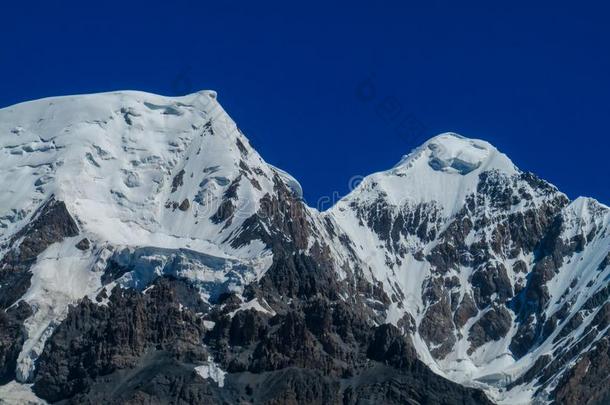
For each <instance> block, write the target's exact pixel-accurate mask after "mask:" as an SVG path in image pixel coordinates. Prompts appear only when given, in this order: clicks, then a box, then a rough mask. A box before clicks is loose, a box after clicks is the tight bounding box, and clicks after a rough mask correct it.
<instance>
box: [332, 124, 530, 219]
mask: <svg viewBox="0 0 610 405" xmlns="http://www.w3.org/2000/svg"><path fill="white" fill-rule="evenodd" d="M488 170H498V171H500V172H502V173H504V174H506V175H512V174H516V173H519V169H517V167H516V166H515V165H514V164H513V162H511V160H510V159H509V158H508V156H506V155H505V154H503V153H501V152H500V151H498V150H497V149H496V148H495V147H494V146H493V145H491V144H490V143H489V142H485V141H482V140H479V139H469V138H465V137H463V136H461V135H458V134H456V133H452V132H447V133H443V134H440V135H437V136H435V137H433V138H431V139H430V140H428V141H427V142H425V143H424V144H423V145H421V146H420V147H418V148H415V149H414V150H413V151H412V152H411V153H409V154H408V155H405V156H404V157H403V158H402V159H401V160H400V162H399V163H398V164H397V165H396V166H394V167H393V168H392V169H390V170H387V171H383V172H379V173H374V174H372V175H370V176H367V177H366V178H365V179H364V180H363V181H362V183H361V184H360V185H359V186H358V187H357V188H356V189H355V190H354V191H352V193H350V194H349V195H348V196H347V197H345V198H344V199H343V200H342V201H341V202H340V203H339V204H337V207H338V208H339V209H340V208H341V207H342V206H344V204H345V203H347V204H349V202H350V201H352V200H360V201H367V200H368V201H371V200H375V199H377V198H378V197H379V196H380V195H383V198H384V199H385V200H386V201H387V202H389V203H390V204H393V205H397V206H402V205H405V204H413V203H421V202H435V203H437V204H438V205H439V206H440V207H441V208H442V209H443V211H444V212H445V214H446V215H451V214H452V213H454V212H455V211H456V210H458V209H460V208H461V207H462V206H463V203H464V199H465V198H466V196H467V195H469V194H471V193H473V192H474V191H476V188H477V184H478V182H479V174H481V173H482V172H485V171H488ZM342 203H343V204H342Z"/></svg>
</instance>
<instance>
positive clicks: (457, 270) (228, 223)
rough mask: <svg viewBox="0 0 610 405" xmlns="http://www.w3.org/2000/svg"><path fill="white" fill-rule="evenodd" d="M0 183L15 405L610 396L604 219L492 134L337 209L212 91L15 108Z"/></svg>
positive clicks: (439, 148) (1, 390) (355, 193)
mask: <svg viewBox="0 0 610 405" xmlns="http://www.w3.org/2000/svg"><path fill="white" fill-rule="evenodd" d="M0 183H1V184H2V187H1V189H2V193H0V309H1V311H0V403H8V404H22V403H33V404H38V403H62V404H97V403H115V404H148V403H155V404H156V403H167V404H199V403H231V404H233V403H236V404H237V403H239V404H258V403H266V404H290V403H294V404H303V403H313V404H381V403H388V404H394V403H395V404H399V403H400V404H405V403H406V404H547V403H555V404H607V403H610V386H608V384H607V382H606V380H607V378H608V371H607V370H608V368H609V367H610V331H609V327H610V208H608V207H607V206H605V205H604V204H602V203H600V202H597V201H595V200H594V199H591V198H583V197H580V198H577V199H576V200H570V199H569V198H568V197H567V196H566V195H565V194H563V193H562V192H561V191H559V190H558V189H557V188H556V187H555V186H553V185H552V184H550V183H548V182H546V181H545V180H543V179H541V178H539V177H537V176H536V175H535V174H532V173H528V172H524V171H521V170H520V169H519V168H517V167H516V166H515V165H514V164H513V163H512V162H511V160H510V159H509V158H508V157H507V156H506V155H504V154H503V153H501V152H500V151H498V150H497V149H496V148H495V147H494V146H493V145H491V144H489V143H487V142H485V141H482V140H477V139H469V138H466V137H463V136H461V135H458V134H455V133H445V134H441V135H438V136H436V137H434V138H431V139H430V140H428V141H427V142H425V143H424V144H423V145H421V146H420V147H418V148H416V149H415V150H413V151H412V152H411V153H409V154H407V155H406V156H404V157H403V158H402V160H401V161H400V162H398V164H397V165H396V166H394V167H393V168H391V169H389V170H386V171H383V172H379V173H374V174H372V175H369V176H367V177H365V178H363V179H362V181H361V182H360V184H358V185H357V186H356V187H355V188H354V189H353V190H352V191H351V192H350V193H349V194H348V195H347V196H345V197H343V198H341V199H340V200H339V201H338V202H336V203H335V204H334V205H333V206H332V207H330V208H329V209H327V210H324V211H319V210H317V209H316V208H313V207H310V206H308V205H307V204H306V203H305V201H304V200H303V196H302V194H303V193H302V188H301V186H300V185H299V183H298V181H297V180H296V179H294V178H293V177H292V176H291V175H290V174H288V173H286V172H285V171H283V170H281V169H279V168H276V167H274V166H273V165H270V164H268V163H266V162H265V161H264V160H263V158H262V157H261V156H260V155H259V154H258V153H257V152H256V150H254V149H253V148H252V146H251V145H250V143H249V141H248V139H247V138H246V136H245V135H244V134H243V133H242V132H241V131H240V130H239V128H238V127H237V125H236V124H235V122H234V121H233V120H232V119H231V118H230V117H229V115H228V114H227V113H226V112H225V111H224V109H223V108H222V107H221V105H220V104H219V102H218V100H217V94H216V93H215V92H213V91H202V92H198V93H194V94H191V95H187V96H184V97H164V96H158V95H154V94H149V93H143V92H132V91H125V92H113V93H103V94H92V95H79V96H67V97H56V98H48V99H42V100H37V101H32V102H27V103H22V104H18V105H14V106H11V107H8V108H4V109H2V110H0Z"/></svg>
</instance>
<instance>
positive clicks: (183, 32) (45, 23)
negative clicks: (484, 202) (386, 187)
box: [0, 0, 610, 204]
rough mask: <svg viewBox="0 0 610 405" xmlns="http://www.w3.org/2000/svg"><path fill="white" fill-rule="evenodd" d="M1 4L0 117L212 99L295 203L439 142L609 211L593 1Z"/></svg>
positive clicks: (605, 110)
mask: <svg viewBox="0 0 610 405" xmlns="http://www.w3.org/2000/svg"><path fill="white" fill-rule="evenodd" d="M10 3H11V4H9V2H5V3H3V5H2V17H1V24H0V34H1V36H2V43H1V45H0V51H1V53H0V74H1V75H0V77H1V79H0V106H8V105H10V104H14V103H17V102H20V101H25V100H28V99H34V98H40V97H46V96H53V95H63V94H73V93H88V92H100V91H110V90H123V89H137V90H145V91H150V92H155V93H160V94H166V95H177V94H181V93H188V92H193V91H197V90H201V89H214V90H217V91H218V93H219V100H220V101H221V103H222V104H223V105H224V106H225V108H226V109H227V110H228V111H229V112H230V113H231V115H232V116H233V118H234V119H235V120H236V121H237V123H238V125H239V126H240V127H241V128H242V130H243V131H244V132H245V133H246V135H247V136H248V137H249V138H250V140H251V141H252V144H253V145H254V146H255V148H257V149H258V151H259V152H260V153H261V154H262V155H263V157H264V158H265V159H266V160H267V161H269V162H270V163H273V164H275V165H276V166H279V167H281V168H283V169H285V170H287V171H289V172H290V173H292V174H293V175H294V176H295V177H297V178H298V179H299V180H300V182H301V183H302V185H303V188H304V190H305V196H306V198H307V199H308V201H309V202H310V203H315V200H316V199H317V198H318V197H320V196H323V195H332V193H333V192H335V191H336V192H338V193H340V194H343V193H345V192H346V191H347V190H348V182H349V179H350V178H351V177H352V176H356V175H365V174H369V173H371V172H374V171H378V170H383V169H387V168H390V167H391V166H393V165H394V164H395V163H396V162H397V161H398V160H399V159H400V157H401V155H403V154H405V153H407V152H409V151H410V150H411V149H412V148H413V147H415V146H417V145H418V144H420V143H422V142H423V141H424V140H425V139H427V138H428V137H431V136H433V135H435V134H437V133H440V132H445V131H455V132H459V133H461V134H463V135H465V136H469V137H474V138H483V139H486V140H488V141H490V142H491V143H493V144H495V145H496V146H497V147H498V148H499V149H501V150H502V151H504V152H506V153H507V154H508V155H509V156H511V158H512V159H513V161H514V162H515V163H516V164H517V165H518V166H519V167H521V168H522V169H524V170H529V171H533V172H535V173H537V174H539V175H540V176H542V177H544V178H546V179H547V180H549V181H551V182H552V183H554V184H556V185H557V186H558V187H559V188H560V189H562V190H563V191H565V192H566V193H567V194H568V195H569V196H570V197H571V198H574V197H576V196H578V195H587V196H592V197H595V198H597V199H599V200H601V201H602V202H605V203H606V204H610V164H609V163H608V160H610V159H609V158H610V140H609V135H610V134H609V131H608V127H609V124H608V118H609V117H610V24H608V20H609V17H610V6H607V5H604V3H603V2H601V1H600V2H562V1H559V2H548V3H547V4H546V5H543V4H542V3H541V2H490V1H481V2H440V1H421V2H405V1H401V2H399V1H396V2H393V1H375V2H373V1H370V2H344V3H342V4H340V3H336V2H319V3H315V2H302V3H303V4H306V6H302V7H300V6H295V5H294V4H292V3H294V2H282V3H275V4H272V3H269V2H241V1H227V2H224V1H220V0H218V1H215V2H206V1H186V0H178V1H173V2H171V1H166V2H151V1H149V2H142V3H140V4H136V3H132V2H130V4H127V2H125V3H124V4H123V3H120V2H112V1H104V2H101V1H100V2H97V3H98V4H99V5H96V6H90V5H89V6H88V5H86V4H87V3H92V2H84V1H83V2H78V3H77V2H62V1H57V2H51V1H47V2H44V3H43V2H39V3H36V2H27V1H21V2H10ZM15 3H17V4H15ZM534 3H536V4H538V5H535V4H534ZM221 4H222V5H221Z"/></svg>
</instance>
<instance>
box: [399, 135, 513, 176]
mask: <svg viewBox="0 0 610 405" xmlns="http://www.w3.org/2000/svg"><path fill="white" fill-rule="evenodd" d="M420 160H423V161H424V162H425V163H427V165H428V167H429V168H430V169H432V170H435V171H441V172H444V173H449V174H460V175H463V176H464V175H467V174H469V173H471V172H473V171H475V170H477V169H479V168H480V169H481V171H484V170H490V169H498V170H501V171H504V172H507V173H513V172H515V171H516V168H515V166H514V165H513V163H512V162H511V161H510V159H509V158H508V157H507V156H506V155H504V154H502V153H500V152H499V151H498V150H497V149H496V148H495V147H494V146H493V145H491V144H490V143H489V142H485V141H482V140H479V139H469V138H466V137H464V136H462V135H459V134H456V133H453V132H446V133H442V134H440V135H437V136H435V137H433V138H431V139H429V140H428V141H426V142H425V143H424V144H423V145H422V146H420V147H418V148H416V149H415V150H414V151H412V152H411V153H409V154H408V155H406V156H404V157H403V158H402V159H401V161H400V162H399V163H398V164H397V165H396V166H395V167H394V168H393V171H395V172H396V173H403V172H405V171H407V170H408V169H410V168H412V167H414V166H415V165H416V163H417V162H418V161H420Z"/></svg>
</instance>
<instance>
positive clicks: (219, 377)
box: [195, 357, 227, 387]
mask: <svg viewBox="0 0 610 405" xmlns="http://www.w3.org/2000/svg"><path fill="white" fill-rule="evenodd" d="M195 371H196V372H197V374H199V375H200V376H201V378H203V379H205V380H207V379H211V380H213V381H214V382H216V384H218V386H219V387H224V385H225V375H226V374H227V372H226V371H224V370H222V369H221V368H220V367H218V365H217V364H216V363H214V361H213V360H212V358H211V357H208V362H207V364H204V365H202V366H198V367H195Z"/></svg>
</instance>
